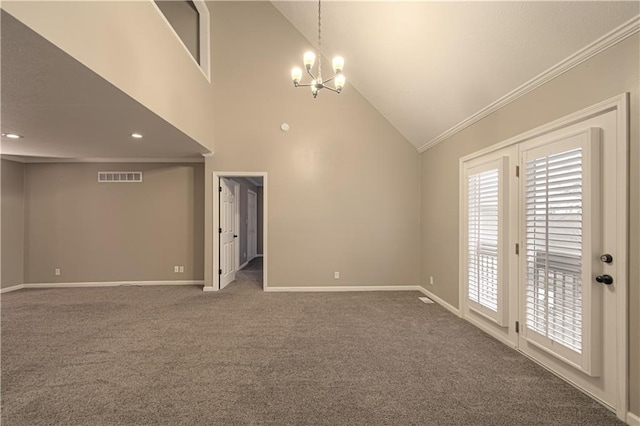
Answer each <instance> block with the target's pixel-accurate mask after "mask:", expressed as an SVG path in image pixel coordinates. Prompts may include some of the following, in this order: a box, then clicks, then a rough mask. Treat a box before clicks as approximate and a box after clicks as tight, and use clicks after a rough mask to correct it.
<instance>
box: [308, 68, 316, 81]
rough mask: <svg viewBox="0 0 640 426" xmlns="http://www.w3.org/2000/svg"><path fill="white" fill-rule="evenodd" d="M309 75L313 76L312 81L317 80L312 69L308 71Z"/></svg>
mask: <svg viewBox="0 0 640 426" xmlns="http://www.w3.org/2000/svg"><path fill="white" fill-rule="evenodd" d="M307 74H309V75H310V76H311V79H312V80H317V78H316V76H315V75H313V74H312V73H311V70H310V69H308V70H307Z"/></svg>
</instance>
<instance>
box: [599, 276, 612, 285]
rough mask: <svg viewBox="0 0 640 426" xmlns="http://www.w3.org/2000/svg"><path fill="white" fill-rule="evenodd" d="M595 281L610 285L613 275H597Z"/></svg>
mask: <svg viewBox="0 0 640 426" xmlns="http://www.w3.org/2000/svg"><path fill="white" fill-rule="evenodd" d="M596 281H598V282H599V283H600V284H606V285H610V284H613V277H612V276H611V275H598V276H597V277H596Z"/></svg>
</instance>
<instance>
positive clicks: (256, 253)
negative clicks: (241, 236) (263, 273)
mask: <svg viewBox="0 0 640 426" xmlns="http://www.w3.org/2000/svg"><path fill="white" fill-rule="evenodd" d="M247 180H248V181H249V182H251V183H253V180H252V178H247ZM251 194H253V196H254V197H256V204H255V213H256V247H255V251H254V252H253V253H252V254H253V256H249V247H250V245H249V216H250V215H251V212H250V211H249V198H251ZM246 221H247V235H246V242H247V259H248V261H251V260H253V259H255V258H256V256H257V255H258V193H257V192H256V191H253V190H251V189H248V188H247V217H246Z"/></svg>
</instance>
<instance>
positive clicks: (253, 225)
mask: <svg viewBox="0 0 640 426" xmlns="http://www.w3.org/2000/svg"><path fill="white" fill-rule="evenodd" d="M247 205H248V211H247V252H248V254H249V258H248V259H247V260H251V259H253V258H254V257H256V256H257V255H258V194H256V193H255V192H253V191H251V190H249V191H248V203H247Z"/></svg>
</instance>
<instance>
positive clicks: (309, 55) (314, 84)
mask: <svg viewBox="0 0 640 426" xmlns="http://www.w3.org/2000/svg"><path fill="white" fill-rule="evenodd" d="M321 24H322V21H321V14H320V0H318V76H317V77H316V76H314V75H313V72H311V69H312V68H313V64H314V62H315V61H316V55H315V54H314V53H313V52H311V51H309V52H305V54H304V56H303V57H302V62H303V63H304V68H305V70H306V71H307V74H309V75H310V76H311V84H300V80H301V79H302V70H301V69H300V68H298V67H296V68H294V69H292V70H291V78H292V79H293V85H294V86H295V87H310V88H311V93H312V94H313V97H314V98H315V97H316V96H318V92H319V91H320V90H321V89H329V90H331V91H332V92H336V93H340V92H342V88H343V87H344V83H345V81H346V78H345V76H344V74H342V68H343V67H344V58H343V57H342V56H336V57H335V58H333V71H334V75H333V77H331V78H329V79H327V80H323V79H322V25H321ZM330 81H333V85H334V87H331V86H327V85H326V84H327V83H329V82H330Z"/></svg>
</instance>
